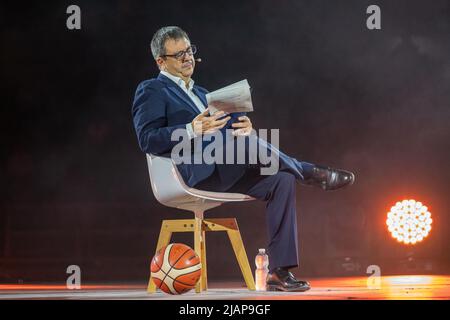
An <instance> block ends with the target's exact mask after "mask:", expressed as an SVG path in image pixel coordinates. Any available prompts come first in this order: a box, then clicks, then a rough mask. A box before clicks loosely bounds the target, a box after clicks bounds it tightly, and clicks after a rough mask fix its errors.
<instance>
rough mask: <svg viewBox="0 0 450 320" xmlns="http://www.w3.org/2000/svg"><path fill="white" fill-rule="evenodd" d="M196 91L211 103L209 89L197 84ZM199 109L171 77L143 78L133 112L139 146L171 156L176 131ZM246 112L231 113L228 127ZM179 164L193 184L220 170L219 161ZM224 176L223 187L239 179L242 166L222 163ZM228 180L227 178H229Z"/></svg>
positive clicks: (201, 97) (197, 112)
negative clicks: (207, 94) (208, 94)
mask: <svg viewBox="0 0 450 320" xmlns="http://www.w3.org/2000/svg"><path fill="white" fill-rule="evenodd" d="M192 90H193V92H194V93H195V94H196V95H197V97H199V99H200V100H201V101H202V102H203V104H204V105H205V108H206V107H207V102H206V96H205V95H206V93H207V92H208V91H207V90H206V89H204V88H202V87H200V86H197V85H194V87H193V89H192ZM199 113H200V112H199V110H198V109H197V107H196V106H195V104H194V103H193V101H192V100H191V99H190V98H189V96H188V95H187V94H186V93H185V92H184V91H183V90H182V89H181V88H180V87H179V86H178V85H177V84H176V83H174V82H173V81H172V80H171V79H169V78H167V77H166V76H164V75H162V74H159V76H158V77H157V78H156V79H149V80H145V81H143V82H141V83H140V84H139V85H138V87H137V89H136V94H135V97H134V102H133V107H132V115H133V122H134V127H135V130H136V134H137V137H138V140H139V146H140V148H141V150H142V151H143V152H145V153H150V154H154V155H159V156H166V157H170V153H171V151H172V148H173V147H174V146H175V145H176V144H177V143H178V141H171V135H172V132H173V131H174V130H176V129H183V128H186V124H187V123H190V122H192V120H193V119H194V118H195V117H196V116H197V115H198V114H199ZM243 114H245V113H236V114H233V115H231V116H232V119H230V120H229V122H228V123H227V126H226V127H225V128H223V129H222V130H225V129H226V128H229V127H230V125H231V123H232V122H234V121H236V118H237V117H238V116H241V115H243ZM177 168H178V170H179V172H180V174H181V175H182V177H183V179H184V182H185V183H186V184H187V185H189V186H191V187H193V186H195V185H196V184H198V183H199V182H200V181H203V180H205V179H206V178H208V177H209V176H211V175H212V174H213V172H214V171H215V170H216V165H215V164H206V163H202V164H179V165H177ZM220 169H221V176H223V177H224V179H223V182H222V183H223V184H224V185H223V186H222V187H223V188H224V189H226V187H228V186H229V184H232V183H234V182H235V180H236V179H238V178H239V177H240V176H242V174H243V170H244V168H243V167H242V166H238V165H237V166H236V165H231V166H222V167H221V168H220ZM227 179H228V181H225V180H227Z"/></svg>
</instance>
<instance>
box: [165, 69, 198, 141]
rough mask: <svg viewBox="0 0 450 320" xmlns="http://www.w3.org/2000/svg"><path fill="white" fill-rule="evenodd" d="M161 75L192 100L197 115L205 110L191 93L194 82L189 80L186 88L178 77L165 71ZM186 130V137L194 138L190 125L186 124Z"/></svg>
mask: <svg viewBox="0 0 450 320" xmlns="http://www.w3.org/2000/svg"><path fill="white" fill-rule="evenodd" d="M161 74H163V75H165V76H166V77H167V78H169V79H170V80H172V81H173V82H175V83H176V84H177V85H178V86H179V87H180V88H181V89H182V90H183V91H184V92H185V93H186V94H187V95H188V96H189V98H190V99H191V100H192V102H193V103H194V104H195V106H196V107H197V109H198V111H199V113H202V112H203V111H205V110H206V108H205V106H204V105H203V103H202V101H201V100H200V98H199V97H197V95H196V94H195V93H194V92H193V91H192V88H193V87H194V80H192V79H190V80H189V83H188V87H187V88H186V84H185V82H184V80H183V79H181V78H180V77H177V76H174V75H173V74H170V73H168V72H166V71H161ZM186 130H187V133H188V136H189V138H190V139H192V138H195V137H196V134H195V132H194V128H192V124H191V123H188V124H186Z"/></svg>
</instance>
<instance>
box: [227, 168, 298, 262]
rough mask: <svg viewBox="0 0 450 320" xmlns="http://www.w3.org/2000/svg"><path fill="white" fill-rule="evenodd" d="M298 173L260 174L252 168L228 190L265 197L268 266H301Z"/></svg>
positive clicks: (255, 196) (260, 198)
mask: <svg viewBox="0 0 450 320" xmlns="http://www.w3.org/2000/svg"><path fill="white" fill-rule="evenodd" d="M295 190H296V177H295V176H294V175H293V174H292V173H289V172H285V171H279V172H278V173H277V174H274V175H271V176H261V175H259V170H258V172H253V171H250V172H248V173H247V174H246V175H245V176H244V177H243V179H241V180H240V183H239V182H238V183H237V185H235V186H233V187H232V188H231V189H230V190H229V192H240V193H244V194H247V195H249V196H252V197H254V198H256V199H258V200H262V201H266V202H267V203H266V213H265V215H266V217H265V218H266V228H267V234H268V238H269V243H268V245H267V254H268V256H269V269H270V270H273V269H275V268H277V267H289V268H291V267H297V266H298V239H297V210H296V192H295Z"/></svg>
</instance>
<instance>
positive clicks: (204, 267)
mask: <svg viewBox="0 0 450 320" xmlns="http://www.w3.org/2000/svg"><path fill="white" fill-rule="evenodd" d="M201 250H202V256H201V261H202V284H203V287H202V289H203V290H208V271H207V265H206V232H205V230H202V243H201Z"/></svg>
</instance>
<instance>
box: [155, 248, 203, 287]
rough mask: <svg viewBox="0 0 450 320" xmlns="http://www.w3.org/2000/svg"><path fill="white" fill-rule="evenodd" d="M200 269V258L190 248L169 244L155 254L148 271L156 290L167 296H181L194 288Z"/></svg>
mask: <svg viewBox="0 0 450 320" xmlns="http://www.w3.org/2000/svg"><path fill="white" fill-rule="evenodd" d="M201 267H202V266H201V263H200V258H199V257H198V255H197V254H196V253H195V251H194V250H192V248H191V247H189V246H187V245H185V244H182V243H171V244H169V245H167V246H165V247H162V248H161V249H160V250H158V252H156V254H155V255H154V257H153V259H152V262H151V264H150V271H151V276H152V280H153V282H154V283H155V285H156V287H157V288H159V289H161V290H162V291H164V292H165V293H169V294H183V293H186V292H188V291H189V290H191V289H192V288H194V287H195V284H196V283H197V281H198V280H199V279H200V276H201Z"/></svg>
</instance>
